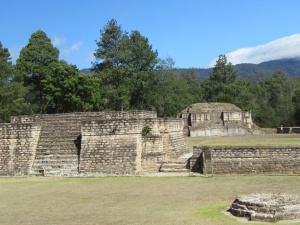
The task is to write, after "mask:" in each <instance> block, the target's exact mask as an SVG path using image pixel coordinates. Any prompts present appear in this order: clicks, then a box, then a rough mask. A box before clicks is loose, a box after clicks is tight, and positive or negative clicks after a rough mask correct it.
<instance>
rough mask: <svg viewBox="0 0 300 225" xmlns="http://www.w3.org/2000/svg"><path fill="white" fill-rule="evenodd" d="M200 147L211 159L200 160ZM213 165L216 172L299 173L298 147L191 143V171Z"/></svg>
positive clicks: (299, 154) (299, 150)
mask: <svg viewBox="0 0 300 225" xmlns="http://www.w3.org/2000/svg"><path fill="white" fill-rule="evenodd" d="M204 150H207V151H210V152H211V157H212V160H208V161H205V160H204V158H203V157H204V156H205V154H204V152H205V151H204ZM205 163H206V168H208V169H210V168H211V167H212V168H213V171H214V173H216V174H300V147H271V146H270V147H260V146H259V147H204V146H203V147H202V146H194V149H193V156H192V158H191V165H192V167H193V170H194V171H198V172H201V171H202V172H203V169H204V168H205Z"/></svg>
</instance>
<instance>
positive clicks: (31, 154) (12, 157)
mask: <svg viewBox="0 0 300 225" xmlns="http://www.w3.org/2000/svg"><path fill="white" fill-rule="evenodd" d="M40 131H41V126H40V125H39V124H37V123H28V124H0V150H1V151H0V175H2V176H7V175H10V176H22V175H28V174H29V172H30V170H31V167H32V164H33V161H34V158H35V151H36V147H37V143H38V140H39V135H40Z"/></svg>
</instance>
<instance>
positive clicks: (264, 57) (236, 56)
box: [208, 34, 300, 67]
mask: <svg viewBox="0 0 300 225" xmlns="http://www.w3.org/2000/svg"><path fill="white" fill-rule="evenodd" d="M225 55H226V57H227V61H228V62H231V63H232V64H233V65H235V64H239V63H255V64H258V63H261V62H265V61H270V60H276V59H283V58H296V57H299V56H300V34H293V35H291V36H286V37H283V38H279V39H277V40H274V41H271V42H269V43H267V44H263V45H258V46H256V47H249V48H240V49H238V50H236V51H233V52H230V53H227V54H225ZM216 60H217V58H216V59H214V60H212V61H211V62H210V63H209V65H208V67H213V66H214V65H215V63H216Z"/></svg>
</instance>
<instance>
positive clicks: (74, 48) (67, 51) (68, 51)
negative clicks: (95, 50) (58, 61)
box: [60, 41, 83, 55]
mask: <svg viewBox="0 0 300 225" xmlns="http://www.w3.org/2000/svg"><path fill="white" fill-rule="evenodd" d="M82 44H83V42H82V41H79V42H77V43H75V44H73V45H72V46H71V47H70V48H65V49H62V50H61V51H60V52H61V54H62V55H70V54H71V53H72V52H76V51H78V50H79V49H80V46H81V45H82Z"/></svg>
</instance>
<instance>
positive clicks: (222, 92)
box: [202, 55, 238, 103]
mask: <svg viewBox="0 0 300 225" xmlns="http://www.w3.org/2000/svg"><path fill="white" fill-rule="evenodd" d="M237 76H238V70H237V69H235V68H234V66H233V65H232V64H231V63H230V62H229V63H228V62H227V58H226V56H225V55H220V56H219V58H218V60H217V62H216V64H215V66H214V67H213V72H212V74H211V75H210V76H209V77H208V78H206V79H205V80H204V82H203V85H202V86H203V89H204V99H205V100H206V101H208V102H212V101H218V102H229V103H233V102H234V96H233V95H232V91H233V88H234V87H233V83H234V81H235V79H236V78H237Z"/></svg>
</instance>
